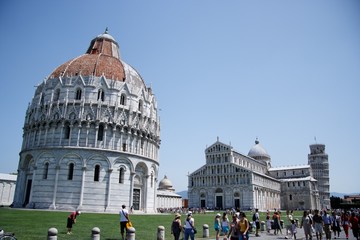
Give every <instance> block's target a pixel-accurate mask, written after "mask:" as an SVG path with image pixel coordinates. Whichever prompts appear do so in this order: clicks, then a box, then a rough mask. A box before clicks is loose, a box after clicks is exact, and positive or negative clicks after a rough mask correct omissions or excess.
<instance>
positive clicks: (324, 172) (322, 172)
mask: <svg viewBox="0 0 360 240" xmlns="http://www.w3.org/2000/svg"><path fill="white" fill-rule="evenodd" d="M308 163H309V165H310V167H311V169H312V174H313V177H314V178H315V179H316V180H317V181H318V189H319V197H320V206H321V208H330V177H329V159H328V155H327V154H326V153H325V145H324V144H312V145H310V154H309V155H308Z"/></svg>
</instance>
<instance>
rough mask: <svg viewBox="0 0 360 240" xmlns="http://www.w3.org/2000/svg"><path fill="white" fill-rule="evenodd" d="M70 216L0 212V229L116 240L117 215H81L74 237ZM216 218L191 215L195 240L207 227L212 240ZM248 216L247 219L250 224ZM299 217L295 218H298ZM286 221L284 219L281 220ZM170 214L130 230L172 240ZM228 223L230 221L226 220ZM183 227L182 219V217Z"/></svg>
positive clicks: (25, 235)
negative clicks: (161, 230) (161, 231)
mask: <svg viewBox="0 0 360 240" xmlns="http://www.w3.org/2000/svg"><path fill="white" fill-rule="evenodd" d="M68 215H69V212H60V211H40V210H24V209H11V208H0V227H1V228H3V229H4V230H5V231H6V232H14V233H15V236H16V237H17V238H18V239H26V240H32V239H34V240H35V239H36V240H38V239H46V237H47V231H48V229H49V228H52V227H54V228H56V229H57V230H58V239H60V240H62V239H74V240H75V239H76V240H80V239H90V236H91V230H92V229H93V228H94V227H98V228H100V232H101V239H102V240H119V239H121V238H120V233H119V216H118V214H108V213H82V214H81V215H80V216H79V217H78V219H77V223H76V224H75V225H74V227H73V234H72V235H67V234H66V219H67V216H68ZM214 216H215V214H213V213H211V214H194V219H195V226H196V227H197V229H198V234H197V239H201V237H202V226H203V225H204V224H207V225H208V226H209V231H210V237H212V238H215V235H214V230H213V220H214ZM251 216H252V215H251V214H250V213H248V219H249V220H250V221H251ZM300 216H301V213H298V214H295V217H297V218H300ZM283 217H285V216H283ZM173 218H174V216H173V214H155V215H149V214H146V215H140V214H134V215H131V216H130V219H131V222H132V223H133V227H134V228H135V229H136V239H141V240H153V239H155V240H156V236H157V228H158V226H164V227H165V238H166V239H173V238H172V236H171V234H170V225H171V222H172V220H173ZM229 219H230V220H231V217H230V216H229ZM261 219H262V220H263V219H264V220H265V215H264V214H263V213H262V214H261ZM181 220H182V222H183V223H184V220H185V215H183V216H182V217H181Z"/></svg>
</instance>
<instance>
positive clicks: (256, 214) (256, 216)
mask: <svg viewBox="0 0 360 240" xmlns="http://www.w3.org/2000/svg"><path fill="white" fill-rule="evenodd" d="M253 221H254V222H255V227H256V230H255V236H256V237H260V235H259V231H260V215H259V209H257V208H256V209H255V213H254V215H253Z"/></svg>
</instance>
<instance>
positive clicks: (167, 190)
mask: <svg viewBox="0 0 360 240" xmlns="http://www.w3.org/2000/svg"><path fill="white" fill-rule="evenodd" d="M156 195H157V199H156V200H157V207H158V209H169V208H181V207H182V197H181V196H180V195H179V194H177V193H175V189H174V188H173V185H172V183H171V181H170V180H169V179H168V178H167V176H164V178H163V179H162V180H161V181H160V182H159V188H158V189H157V192H156Z"/></svg>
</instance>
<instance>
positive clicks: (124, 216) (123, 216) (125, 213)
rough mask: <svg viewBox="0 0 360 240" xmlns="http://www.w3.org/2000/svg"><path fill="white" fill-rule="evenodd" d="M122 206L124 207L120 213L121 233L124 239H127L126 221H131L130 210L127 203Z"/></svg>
mask: <svg viewBox="0 0 360 240" xmlns="http://www.w3.org/2000/svg"><path fill="white" fill-rule="evenodd" d="M121 207H122V209H121V210H120V212H119V214H120V233H121V238H122V240H125V238H124V232H125V229H126V223H127V222H128V221H129V212H128V210H127V209H126V206H125V205H122V206H121Z"/></svg>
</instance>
